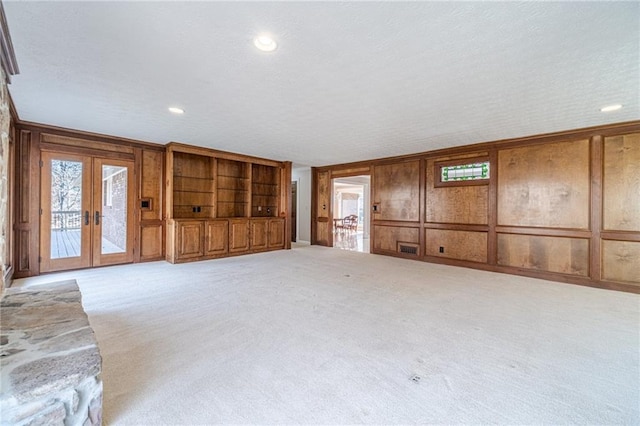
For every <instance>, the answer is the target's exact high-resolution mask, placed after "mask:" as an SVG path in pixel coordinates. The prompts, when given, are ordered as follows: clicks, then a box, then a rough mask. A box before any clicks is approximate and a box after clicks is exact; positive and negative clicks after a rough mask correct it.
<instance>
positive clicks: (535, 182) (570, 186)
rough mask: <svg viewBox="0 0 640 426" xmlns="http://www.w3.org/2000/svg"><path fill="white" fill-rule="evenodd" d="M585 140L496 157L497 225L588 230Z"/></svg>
mask: <svg viewBox="0 0 640 426" xmlns="http://www.w3.org/2000/svg"><path fill="white" fill-rule="evenodd" d="M589 158H590V157H589V140H588V139H583V140H578V141H569V142H559V143H550V144H537V145H530V146H522V147H517V148H511V149H504V150H500V151H499V152H498V224H499V225H511V226H539V227H549V228H576V229H588V228H589V206H590V198H589V196H590V194H589V188H590V182H591V181H590V174H589Z"/></svg>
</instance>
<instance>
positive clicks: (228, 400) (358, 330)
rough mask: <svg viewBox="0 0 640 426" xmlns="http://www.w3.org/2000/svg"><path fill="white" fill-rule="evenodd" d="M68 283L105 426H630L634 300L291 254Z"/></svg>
mask: <svg viewBox="0 0 640 426" xmlns="http://www.w3.org/2000/svg"><path fill="white" fill-rule="evenodd" d="M69 278H74V279H76V280H77V281H78V283H79V285H80V288H81V290H82V294H83V303H84V306H85V309H86V311H87V313H88V315H89V320H90V322H91V324H92V326H93V328H94V329H95V332H96V335H97V338H98V343H99V345H100V350H101V352H102V356H103V377H102V378H103V381H104V410H105V411H104V420H105V424H107V425H115V424H129V425H134V424H213V423H251V424H275V423H280V424H282V423H287V424H310V423H316V424H319V423H321V424H353V423H369V424H373V423H375V424H408V423H446V424H461V423H464V424H468V423H509V424H523V423H526V424H531V423H548V424H550V423H553V424H566V423H574V424H587V423H589V424H638V423H640V413H639V411H640V408H639V405H640V380H639V378H640V366H639V364H640V360H639V358H640V342H639V339H640V328H639V327H640V325H639V324H640V297H639V296H638V295H632V294H627V293H621V292H614V291H607V290H598V289H592V288H586V287H579V286H573V285H567V284H560V283H554V282H547V281H543V280H536V279H530V278H524V277H516V276H510V275H504V274H494V273H489V272H482V271H475V270H471V269H464V268H455V267H449V266H444V265H434V264H428V263H422V262H416V261H408V260H402V259H394V258H389V257H383V256H376V255H369V254H362V253H355V252H348V251H343V250H336V249H327V248H322V247H317V246H302V247H298V248H295V249H294V250H290V251H278V252H271V253H264V254H257V255H250V256H242V257H234V258H227V259H219V260H213V261H206V262H197V263H191V264H182V265H171V264H168V263H166V262H153V263H146V264H136V265H126V266H118V267H109V268H99V269H93V270H85V271H75V272H66V273H60V274H52V275H46V276H41V277H36V278H32V279H27V280H18V281H16V284H15V285H32V284H34V285H35V284H37V283H40V282H52V281H59V280H63V279H69Z"/></svg>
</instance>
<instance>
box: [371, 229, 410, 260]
mask: <svg viewBox="0 0 640 426" xmlns="http://www.w3.org/2000/svg"><path fill="white" fill-rule="evenodd" d="M373 235H374V239H373V249H374V251H375V252H378V251H386V252H395V253H398V252H399V248H398V243H409V244H410V245H417V244H419V243H420V229H419V228H403V227H399V226H381V225H374V226H373ZM416 255H420V250H418V252H417V253H416Z"/></svg>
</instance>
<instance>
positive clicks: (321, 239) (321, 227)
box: [316, 220, 333, 246]
mask: <svg viewBox="0 0 640 426" xmlns="http://www.w3.org/2000/svg"><path fill="white" fill-rule="evenodd" d="M332 228H333V224H332V223H331V222H329V221H327V220H325V221H318V223H317V225H316V243H317V244H319V245H323V246H328V245H329V237H330V234H331V232H333V229H332Z"/></svg>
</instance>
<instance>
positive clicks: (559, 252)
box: [498, 234, 589, 277]
mask: <svg viewBox="0 0 640 426" xmlns="http://www.w3.org/2000/svg"><path fill="white" fill-rule="evenodd" d="M498 264H499V265H503V266H513V267H517V268H526V269H534V270H538V271H548V272H559V273H562V274H572V275H579V276H585V277H586V276H588V275H589V240H588V239H582V238H565V237H543V236H537V235H518V234H498Z"/></svg>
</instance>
